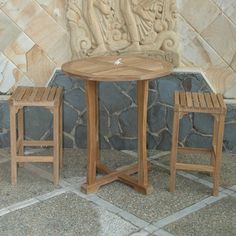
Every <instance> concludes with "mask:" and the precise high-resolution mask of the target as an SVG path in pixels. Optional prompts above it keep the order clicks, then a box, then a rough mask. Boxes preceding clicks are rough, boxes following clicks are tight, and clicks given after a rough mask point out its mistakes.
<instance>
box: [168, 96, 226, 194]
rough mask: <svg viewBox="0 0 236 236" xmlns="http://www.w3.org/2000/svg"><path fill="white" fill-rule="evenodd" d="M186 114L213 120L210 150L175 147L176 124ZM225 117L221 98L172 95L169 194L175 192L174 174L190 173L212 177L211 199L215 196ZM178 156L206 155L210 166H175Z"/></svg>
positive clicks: (177, 124) (178, 164)
mask: <svg viewBox="0 0 236 236" xmlns="http://www.w3.org/2000/svg"><path fill="white" fill-rule="evenodd" d="M189 112H198V113H208V114H210V115H212V116H213V118H214V127H213V137H212V148H211V149H207V148H191V147H178V136H179V122H180V119H181V117H182V116H183V115H184V114H186V113H189ZM225 113H226V105H225V103H224V99H223V96H222V95H221V94H214V93H195V92H194V93H190V92H175V96H174V117H173V129H172V147H171V162H170V166H171V167H170V186H169V189H170V191H171V192H173V191H174V190H175V185H176V183H175V182H176V170H191V171H203V172H209V173H210V174H212V175H213V195H214V196H216V195H218V193H219V185H220V164H221V153H222V143H223V135H224V120H225ZM178 152H181V153H208V154H210V157H211V165H200V164H186V163H180V162H177V153H178Z"/></svg>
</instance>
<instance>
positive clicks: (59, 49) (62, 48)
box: [47, 33, 72, 67]
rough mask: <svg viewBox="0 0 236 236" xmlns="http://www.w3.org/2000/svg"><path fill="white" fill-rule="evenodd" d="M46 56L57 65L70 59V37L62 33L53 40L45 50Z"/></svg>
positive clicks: (59, 65)
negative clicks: (55, 40) (46, 50)
mask: <svg viewBox="0 0 236 236" xmlns="http://www.w3.org/2000/svg"><path fill="white" fill-rule="evenodd" d="M47 54H48V56H49V57H50V58H51V59H52V60H53V61H54V62H55V63H56V64H57V66H58V67H61V65H62V64H63V63H65V62H67V61H70V60H71V59H72V54H71V47H70V37H69V35H68V33H64V34H63V35H62V36H61V37H60V38H59V39H58V40H57V42H55V43H54V44H53V45H52V47H51V48H50V49H48V52H47Z"/></svg>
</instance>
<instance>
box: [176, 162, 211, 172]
mask: <svg viewBox="0 0 236 236" xmlns="http://www.w3.org/2000/svg"><path fill="white" fill-rule="evenodd" d="M176 169H179V170H192V171H203V172H213V166H207V165H199V164H186V163H176Z"/></svg>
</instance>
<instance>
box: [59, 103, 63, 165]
mask: <svg viewBox="0 0 236 236" xmlns="http://www.w3.org/2000/svg"><path fill="white" fill-rule="evenodd" d="M62 117H63V103H62V102H61V104H60V116H59V120H60V130H59V132H60V168H62V167H63V118H62Z"/></svg>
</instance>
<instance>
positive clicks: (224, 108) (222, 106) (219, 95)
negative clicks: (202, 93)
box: [216, 93, 227, 111]
mask: <svg viewBox="0 0 236 236" xmlns="http://www.w3.org/2000/svg"><path fill="white" fill-rule="evenodd" d="M216 96H217V99H218V101H219V103H220V106H221V108H223V110H224V111H226V109H227V108H226V105H225V102H224V98H223V96H222V94H219V93H218V94H217V95H216Z"/></svg>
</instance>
